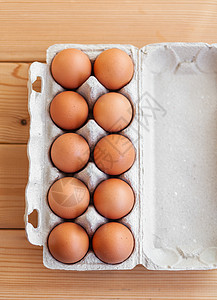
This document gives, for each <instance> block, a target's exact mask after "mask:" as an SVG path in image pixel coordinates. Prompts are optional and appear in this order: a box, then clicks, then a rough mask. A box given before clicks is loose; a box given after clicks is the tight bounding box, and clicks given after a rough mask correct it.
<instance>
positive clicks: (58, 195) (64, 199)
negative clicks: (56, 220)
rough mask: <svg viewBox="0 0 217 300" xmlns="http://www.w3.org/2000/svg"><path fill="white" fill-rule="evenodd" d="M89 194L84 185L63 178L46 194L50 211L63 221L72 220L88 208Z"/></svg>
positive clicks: (72, 178)
mask: <svg viewBox="0 0 217 300" xmlns="http://www.w3.org/2000/svg"><path fill="white" fill-rule="evenodd" d="M89 202H90V193H89V191H88V188H87V187H86V185H85V184H84V183H83V182H82V181H81V180H79V179H77V178H74V177H64V178H61V179H59V180H57V181H55V182H54V184H53V185H52V186H51V188H50V190H49V192H48V203H49V205H50V208H51V209H52V211H53V212H54V213H55V214H56V215H58V216H59V217H61V218H63V219H74V218H77V217H78V216H80V215H81V214H82V213H83V212H84V211H85V210H86V209H87V207H88V205H89Z"/></svg>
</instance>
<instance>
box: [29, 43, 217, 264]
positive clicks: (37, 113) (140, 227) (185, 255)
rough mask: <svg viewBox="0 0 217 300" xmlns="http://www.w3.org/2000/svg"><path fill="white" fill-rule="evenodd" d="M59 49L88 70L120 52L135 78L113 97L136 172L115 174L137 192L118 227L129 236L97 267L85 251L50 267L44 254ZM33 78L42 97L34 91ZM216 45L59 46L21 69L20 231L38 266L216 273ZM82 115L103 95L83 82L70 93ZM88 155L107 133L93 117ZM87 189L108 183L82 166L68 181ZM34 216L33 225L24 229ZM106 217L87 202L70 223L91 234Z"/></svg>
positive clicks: (87, 129) (86, 130) (54, 219)
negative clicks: (111, 260)
mask: <svg viewBox="0 0 217 300" xmlns="http://www.w3.org/2000/svg"><path fill="white" fill-rule="evenodd" d="M66 48H77V49H80V50H82V51H83V52H84V53H86V54H87V55H88V57H89V58H90V60H91V62H92V63H93V62H94V60H95V59H96V57H97V56H98V55H99V54H100V53H101V52H102V51H104V50H106V49H109V48H119V49H122V50H124V51H125V52H127V53H128V54H129V55H130V57H131V58H132V60H133V63H134V68H135V72H134V76H133V78H132V80H131V81H130V83H129V84H127V85H126V86H125V87H123V88H122V89H121V90H120V91H119V92H120V93H122V94H123V95H125V96H126V97H127V98H128V99H129V100H130V101H131V103H132V105H133V108H134V116H133V120H132V122H131V124H130V125H129V126H128V127H127V128H126V129H125V130H123V131H122V132H121V134H123V135H125V136H127V137H128V138H129V139H130V140H131V141H132V143H133V145H134V147H135V150H136V160H135V163H134V165H133V166H132V167H131V168H130V169H129V170H128V171H127V172H126V173H124V174H123V175H121V176H120V177H121V178H122V179H124V180H125V181H127V182H128V183H129V184H130V185H131V186H132V188H133V190H134V192H135V206H134V208H133V210H132V211H131V212H130V214H128V215H127V216H126V217H124V218H122V219H121V220H119V222H121V223H123V224H126V225H127V226H128V227H129V228H130V229H131V231H132V233H133V235H134V238H135V248H134V251H133V253H132V255H131V256H130V257H129V258H128V259H127V260H126V261H124V262H123V263H120V264H117V265H110V264H105V263H103V262H101V261H100V260H99V259H98V258H97V257H96V256H95V255H94V253H93V251H92V250H91V249H90V251H89V252H88V253H87V255H86V256H85V257H84V258H83V259H82V260H81V261H79V262H77V263H75V264H70V265H66V264H63V263H61V262H58V261H56V260H55V259H54V258H53V257H52V256H51V254H50V253H49V250H48V248H47V237H48V234H49V232H50V231H51V230H52V228H53V227H54V226H55V225H57V224H59V223H61V222H62V221H63V220H62V219H61V218H59V217H58V216H56V215H55V214H54V213H53V212H52V211H51V210H50V208H49V206H48V203H47V192H48V189H49V187H50V186H51V185H52V183H53V182H54V181H55V180H56V179H58V178H61V177H64V176H65V174H64V173H62V172H60V171H59V170H58V169H57V168H55V167H54V166H53V164H52V163H51V160H50V155H49V149H50V146H51V144H52V142H53V141H54V140H55V138H56V137H58V136H59V135H61V134H62V133H64V131H62V130H61V129H59V128H58V127H57V126H55V125H54V123H53V122H52V120H51V118H50V116H49V105H50V102H51V101H52V99H53V98H54V96H55V95H56V94H57V93H59V92H62V91H64V89H63V88H62V87H61V86H60V85H58V84H57V83H56V82H55V81H54V80H53V78H52V76H51V73H50V64H51V61H52V59H53V58H54V56H55V55H56V54H57V53H58V52H59V51H61V50H63V49H66ZM37 77H41V81H42V88H41V93H39V92H35V91H34V90H33V88H32V84H33V82H34V81H35V80H36V79H37ZM216 82H217V44H213V45H208V44H204V43H163V44H153V45H147V46H145V47H143V48H141V49H138V48H136V47H134V46H131V45H119V44H118V45H114V44H113V45H101V44H100V45H80V44H58V45H53V46H51V47H50V48H48V50H47V60H46V64H43V63H39V62H34V63H33V64H32V65H31V66H30V69H29V82H28V89H29V113H30V117H31V124H30V138H29V143H28V157H29V181H28V185H27V188H26V212H25V224H26V233H27V237H28V239H29V241H30V242H31V243H32V244H34V245H39V246H43V263H44V265H45V266H46V267H48V268H51V269H65V270H114V269H115V270H117V269H132V268H134V267H135V266H136V265H137V264H142V265H143V266H145V267H146V268H148V269H153V270H161V269H164V270H196V269H213V268H216V267H217V184H216V183H217V168H216V165H217V150H216V145H217V115H216V112H217V85H216ZM77 92H78V93H80V94H81V95H82V96H84V97H85V99H86V100H87V102H88V105H89V107H90V108H92V107H93V105H94V103H95V102H96V100H97V99H98V98H99V97H100V96H101V95H103V94H105V93H107V92H108V90H107V89H106V88H105V87H104V86H103V85H102V84H100V83H99V81H98V80H97V79H96V78H95V77H94V76H91V77H89V79H88V80H87V81H86V82H85V83H84V84H83V85H82V86H80V87H79V88H78V89H77ZM77 133H79V134H81V135H82V136H83V137H84V138H85V139H86V140H87V141H88V143H89V145H90V148H91V152H92V151H93V148H94V145H95V144H96V143H97V141H98V140H99V139H100V138H101V137H103V136H105V135H106V134H107V133H106V132H105V131H104V130H103V129H102V128H101V127H99V126H98V125H97V123H96V122H95V121H94V120H93V119H89V120H88V122H87V123H86V124H85V125H84V126H83V127H82V128H80V129H79V130H78V131H77ZM74 176H75V177H77V178H79V179H81V180H82V181H84V182H85V183H86V185H87V186H88V188H89V190H90V192H91V194H92V193H93V191H94V189H95V187H96V186H97V185H98V184H99V183H100V182H101V181H102V180H105V179H106V178H108V176H107V175H106V174H104V173H103V172H101V171H100V170H99V169H98V168H97V167H96V165H95V164H94V162H93V161H92V160H91V159H90V161H89V162H88V164H87V166H86V167H85V168H84V169H83V170H82V171H80V172H78V173H76V174H75V175H74ZM33 210H37V212H38V227H37V228H34V227H33V226H32V224H31V223H29V222H28V216H29V214H31V213H32V212H33ZM107 221H108V220H107V219H106V218H104V217H102V216H101V215H99V214H98V213H97V211H96V210H95V208H94V206H93V204H92V203H91V204H90V206H89V208H88V209H87V211H86V212H85V213H84V214H83V215H81V216H80V217H78V218H77V219H75V220H74V222H76V223H78V224H80V225H82V226H83V227H84V228H85V229H86V231H87V232H88V234H89V236H90V237H91V236H92V235H93V233H94V232H95V230H96V229H97V228H98V227H99V226H100V225H101V224H103V223H106V222H107Z"/></svg>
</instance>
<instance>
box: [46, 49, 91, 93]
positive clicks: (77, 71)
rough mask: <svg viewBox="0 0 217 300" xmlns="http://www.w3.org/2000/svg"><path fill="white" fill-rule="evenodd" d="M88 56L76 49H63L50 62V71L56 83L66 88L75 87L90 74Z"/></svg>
mask: <svg viewBox="0 0 217 300" xmlns="http://www.w3.org/2000/svg"><path fill="white" fill-rule="evenodd" d="M91 69H92V66H91V62H90V60H89V57H88V56H87V55H86V54H85V53H84V52H82V51H81V50H78V49H64V50H62V51H61V52H59V53H57V55H56V56H55V57H54V59H53V61H52V64H51V73H52V75H53V78H54V79H55V80H56V82H57V83H59V84H60V85H62V86H63V87H64V88H66V89H76V88H78V87H79V86H80V85H82V84H83V83H84V82H85V81H86V80H87V79H88V78H89V77H90V75H91Z"/></svg>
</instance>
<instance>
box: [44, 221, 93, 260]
mask: <svg viewBox="0 0 217 300" xmlns="http://www.w3.org/2000/svg"><path fill="white" fill-rule="evenodd" d="M48 249H49V251H50V253H51V255H52V256H53V257H54V258H55V259H56V260H58V261H60V262H62V263H65V264H73V263H76V262H77V261H79V260H81V259H82V258H83V257H84V256H85V255H86V253H87V251H88V249H89V237H88V235H87V233H86V231H85V230H84V229H83V228H82V227H81V226H80V225H78V224H75V223H71V222H67V223H61V224H59V225H57V226H56V227H54V229H53V230H52V231H51V233H50V235H49V237H48Z"/></svg>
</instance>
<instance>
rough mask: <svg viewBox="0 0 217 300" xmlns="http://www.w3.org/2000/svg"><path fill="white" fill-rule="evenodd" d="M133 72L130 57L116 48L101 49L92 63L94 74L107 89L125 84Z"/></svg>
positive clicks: (116, 88) (115, 88)
mask: <svg viewBox="0 0 217 300" xmlns="http://www.w3.org/2000/svg"><path fill="white" fill-rule="evenodd" d="M133 72H134V66H133V61H132V59H131V58H130V56H129V55H128V54H127V53H126V52H124V51H123V50H120V49H117V48H112V49H108V50H105V51H103V52H102V53H101V54H100V55H99V56H98V57H97V59H96V60H95V63H94V75H95V76H96V78H97V79H98V80H99V82H101V83H102V84H103V85H104V86H105V87H106V88H107V89H109V90H118V89H120V88H122V87H123V86H125V85H126V84H127V83H128V82H130V80H131V79H132V77H133Z"/></svg>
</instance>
